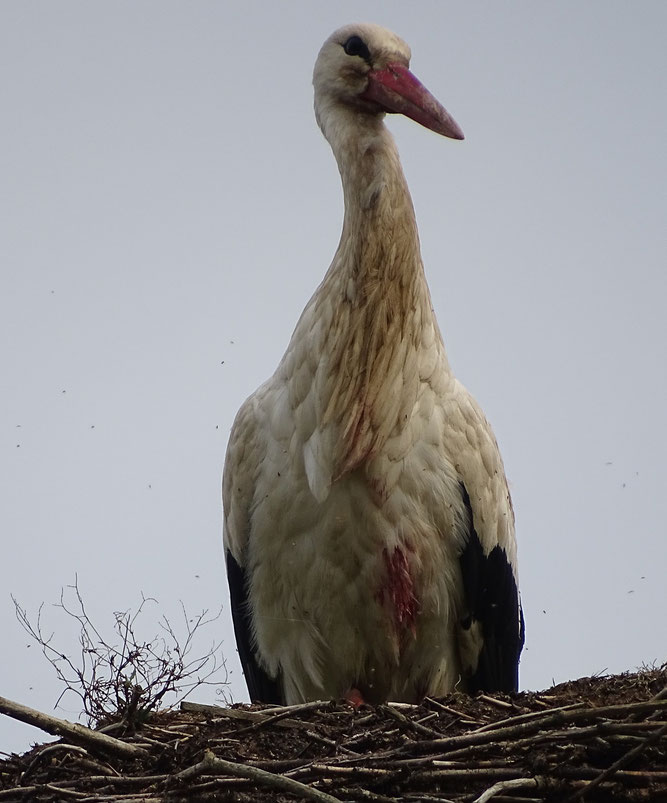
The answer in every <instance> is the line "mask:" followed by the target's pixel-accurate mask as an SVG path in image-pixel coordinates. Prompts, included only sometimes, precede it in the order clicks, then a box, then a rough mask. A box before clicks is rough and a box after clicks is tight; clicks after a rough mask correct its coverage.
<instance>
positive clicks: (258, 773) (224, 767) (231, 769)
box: [174, 750, 341, 803]
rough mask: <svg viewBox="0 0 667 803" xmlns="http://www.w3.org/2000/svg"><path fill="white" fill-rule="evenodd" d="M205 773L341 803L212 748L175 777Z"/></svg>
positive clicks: (321, 801)
mask: <svg viewBox="0 0 667 803" xmlns="http://www.w3.org/2000/svg"><path fill="white" fill-rule="evenodd" d="M204 773H212V774H214V775H232V776H234V777H235V778H247V779H249V780H251V781H254V782H255V783H256V784H258V785H259V786H264V787H266V788H268V789H281V790H282V791H284V792H290V793H291V794H293V795H296V796H297V797H301V798H303V799H305V800H314V801H315V803H341V801H340V800H339V799H338V798H337V797H333V796H332V795H328V794H327V793H326V792H320V791H319V789H313V787H311V786H306V785H305V784H302V783H300V782H299V781H295V780H293V779H292V778H285V776H284V775H276V774H275V773H273V772H267V771H266V770H261V769H259V768H258V767H251V766H249V765H248V764H238V763H236V762H235V761H226V760H225V759H223V758H217V757H216V756H215V755H214V754H213V753H212V752H211V751H210V750H207V751H206V753H205V754H204V758H203V759H202V760H201V761H200V762H199V764H195V765H194V766H192V767H188V768H187V769H185V770H183V771H182V772H179V773H178V774H177V775H175V776H174V777H175V778H178V780H188V779H190V778H195V777H197V776H198V775H202V774H204Z"/></svg>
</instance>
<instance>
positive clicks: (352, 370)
mask: <svg viewBox="0 0 667 803" xmlns="http://www.w3.org/2000/svg"><path fill="white" fill-rule="evenodd" d="M349 114H350V115H353V116H354V118H357V119H352V120H347V121H346V122H347V123H348V125H338V126H336V127H333V130H330V131H328V130H327V127H326V126H323V130H324V132H325V136H327V139H328V140H329V142H330V143H331V146H332V148H333V151H334V154H335V156H336V160H337V162H338V166H339V170H340V173H341V177H342V181H343V192H344V198H345V218H344V222H343V232H342V235H341V239H340V243H339V246H338V250H337V251H336V255H335V257H334V260H333V263H332V265H331V267H330V269H329V271H328V273H327V275H326V277H325V279H324V282H323V283H322V285H321V286H320V288H319V290H318V293H317V294H316V301H315V303H316V305H317V308H318V309H319V310H322V312H323V314H325V312H324V311H325V310H336V314H335V315H334V317H333V318H331V319H330V320H329V321H328V330H329V331H328V336H327V338H326V341H327V349H328V350H329V351H330V354H329V359H327V360H326V363H325V364H326V365H328V366H330V370H331V374H330V375H329V377H328V379H327V382H326V384H327V388H328V391H327V395H328V402H327V407H326V410H324V411H323V422H324V423H325V424H326V423H331V424H333V425H334V426H336V427H337V428H338V431H339V435H340V445H339V454H338V457H337V461H336V462H337V469H338V470H337V475H338V476H340V475H341V474H343V473H345V472H346V471H349V470H351V469H352V468H355V467H356V466H359V465H361V464H362V463H363V462H364V461H365V460H367V459H370V458H372V456H373V455H374V454H377V453H378V450H379V449H380V448H381V447H382V444H383V443H384V442H385V441H386V439H387V438H388V437H389V436H390V435H391V434H392V433H395V432H396V431H397V430H398V431H400V430H401V428H402V426H403V425H404V422H405V421H407V420H408V417H409V414H410V412H411V411H412V406H413V405H414V403H415V400H416V398H417V394H418V389H419V381H420V379H419V370H417V365H418V363H419V355H420V351H421V349H422V348H423V342H424V333H425V331H428V332H430V336H429V338H428V340H429V342H430V344H431V345H430V346H429V348H438V349H440V356H441V359H442V364H443V366H445V365H446V362H445V356H444V349H441V348H440V346H441V340H440V337H439V333H438V329H437V324H436V322H435V318H434V315H433V311H432V308H431V300H430V295H429V292H428V287H427V285H426V280H425V278H424V270H423V266H422V261H421V254H420V250H419V236H418V233H417V224H416V221H415V214H414V209H413V206H412V200H411V198H410V193H409V192H408V188H407V184H406V181H405V178H404V176H403V171H402V169H401V164H400V161H399V158H398V152H397V150H396V146H395V144H394V140H393V138H392V136H391V134H390V133H389V132H388V131H387V129H386V128H385V127H384V123H383V122H382V120H381V119H379V118H377V117H369V116H368V115H360V114H358V113H354V112H352V111H350V112H349ZM359 118H362V119H361V120H359ZM337 122H339V123H340V122H341V121H340V120H338V121H337ZM436 340H437V343H438V344H439V345H434V343H435V341H436Z"/></svg>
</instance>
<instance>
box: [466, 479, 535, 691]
mask: <svg viewBox="0 0 667 803" xmlns="http://www.w3.org/2000/svg"><path fill="white" fill-rule="evenodd" d="M461 496H462V497H463V502H464V504H465V507H466V509H467V511H468V518H469V524H468V531H469V537H468V541H467V543H466V546H465V548H464V550H463V552H462V553H461V557H460V564H461V573H462V576H463V588H464V593H465V599H466V603H467V606H468V610H467V617H466V619H464V621H463V622H461V626H462V627H463V628H470V627H471V626H472V624H473V622H479V623H481V626H482V633H483V639H484V643H483V646H482V650H481V653H480V655H479V662H478V664H477V668H476V670H475V671H474V672H473V673H472V674H471V675H469V676H468V677H467V678H466V681H467V683H466V685H467V687H468V690H469V691H470V692H471V693H474V692H477V691H487V692H494V691H502V692H511V691H517V689H518V684H519V655H520V654H521V648H522V647H523V641H524V622H523V611H522V610H521V603H520V601H519V591H518V588H517V584H516V577H515V576H514V572H513V571H512V566H511V565H510V563H509V560H508V559H507V553H506V552H505V550H504V549H503V548H502V547H500V546H498V545H496V546H495V547H494V548H493V549H492V550H491V551H490V552H489V553H488V554H486V555H485V554H484V549H483V548H482V544H481V542H480V540H479V536H478V535H477V532H476V530H475V525H474V522H473V515H472V506H471V504H470V497H469V496H468V491H467V490H466V487H465V485H464V484H463V483H461Z"/></svg>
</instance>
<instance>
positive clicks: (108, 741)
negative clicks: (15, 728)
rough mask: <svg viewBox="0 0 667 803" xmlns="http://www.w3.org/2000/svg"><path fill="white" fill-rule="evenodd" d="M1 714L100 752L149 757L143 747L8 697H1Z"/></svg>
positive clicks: (127, 756)
mask: <svg viewBox="0 0 667 803" xmlns="http://www.w3.org/2000/svg"><path fill="white" fill-rule="evenodd" d="M0 714H6V715H7V716H8V717H12V719H18V720H20V721H21V722H27V724H28V725H34V726H35V727H36V728H40V730H43V731H46V732H47V733H51V734H53V735H54V736H67V737H69V738H70V739H74V740H75V741H78V742H83V743H84V744H86V745H89V746H91V747H95V748H97V749H98V750H103V751H104V752H105V753H113V754H114V755H117V756H122V757H124V758H143V757H144V756H147V755H148V752H147V751H146V750H144V749H143V748H141V747H137V746H136V745H133V744H127V742H121V740H120V739H115V738H114V737H113V736H107V735H106V734H104V733H97V732H96V731H94V730H91V729H90V728H86V727H85V726H83V725H79V724H78V723H76V722H69V721H68V720H66V719H58V718H57V717H52V716H51V715H50V714H43V713H42V712H41V711H35V709H34V708H28V706H26V705H21V704H20V703H15V702H13V701H12V700H8V699H7V698H6V697H0Z"/></svg>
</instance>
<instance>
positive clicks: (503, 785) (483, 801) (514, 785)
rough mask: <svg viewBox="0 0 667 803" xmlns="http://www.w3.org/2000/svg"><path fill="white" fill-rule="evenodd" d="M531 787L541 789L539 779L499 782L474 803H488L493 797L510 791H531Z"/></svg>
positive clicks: (517, 779) (516, 779) (515, 779)
mask: <svg viewBox="0 0 667 803" xmlns="http://www.w3.org/2000/svg"><path fill="white" fill-rule="evenodd" d="M531 787H534V788H535V789H537V788H538V787H539V781H538V780H537V778H514V779H512V780H511V781H498V783H494V784H493V786H490V787H489V788H488V789H487V790H486V792H482V794H481V795H480V796H479V797H476V798H475V800H474V801H473V803H487V800H491V798H492V797H495V796H496V795H497V794H500V792H505V791H507V790H508V789H530V788H531Z"/></svg>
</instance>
